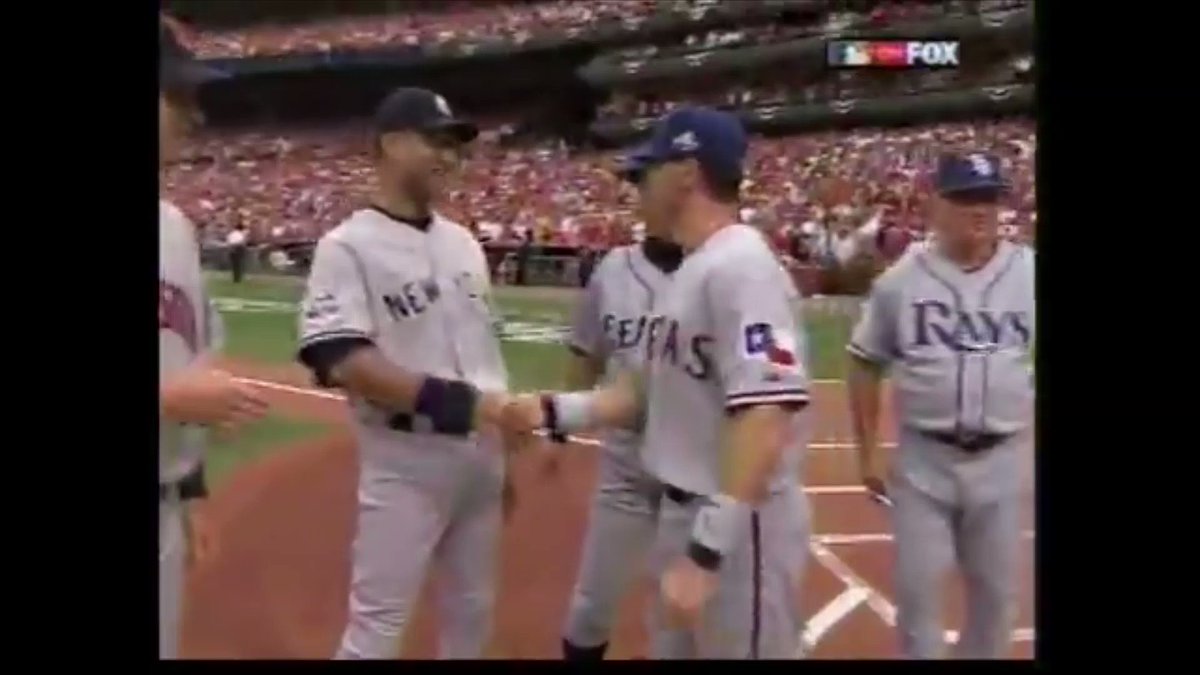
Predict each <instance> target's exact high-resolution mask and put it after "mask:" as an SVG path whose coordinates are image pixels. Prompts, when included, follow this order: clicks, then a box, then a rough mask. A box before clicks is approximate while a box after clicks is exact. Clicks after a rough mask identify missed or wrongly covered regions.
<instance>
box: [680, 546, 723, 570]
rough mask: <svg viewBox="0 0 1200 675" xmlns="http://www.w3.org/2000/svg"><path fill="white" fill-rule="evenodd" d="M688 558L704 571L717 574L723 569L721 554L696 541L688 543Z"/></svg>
mask: <svg viewBox="0 0 1200 675" xmlns="http://www.w3.org/2000/svg"><path fill="white" fill-rule="evenodd" d="M687 556H688V557H689V558H691V559H692V562H694V563H696V566H697V567H699V568H700V569H702V570H708V571H709V572H716V571H717V569H718V568H720V567H721V554H720V553H718V552H717V551H714V550H712V549H711V548H709V547H707V546H705V545H704V544H701V543H699V542H697V541H696V540H694V539H693V540H691V541H689V542H688V548H687Z"/></svg>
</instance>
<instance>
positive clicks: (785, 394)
mask: <svg viewBox="0 0 1200 675" xmlns="http://www.w3.org/2000/svg"><path fill="white" fill-rule="evenodd" d="M808 400H809V399H808V390H807V389H801V388H799V387H795V388H790V389H775V390H771V391H742V392H738V393H736V394H730V395H728V396H726V397H725V407H726V408H737V407H741V406H746V405H762V404H770V403H808Z"/></svg>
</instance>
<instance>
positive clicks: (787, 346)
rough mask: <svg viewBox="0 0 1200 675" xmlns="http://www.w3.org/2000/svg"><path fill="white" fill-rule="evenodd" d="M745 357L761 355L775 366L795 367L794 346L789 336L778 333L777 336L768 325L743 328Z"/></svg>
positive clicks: (751, 325) (757, 324)
mask: <svg viewBox="0 0 1200 675" xmlns="http://www.w3.org/2000/svg"><path fill="white" fill-rule="evenodd" d="M745 334H746V355H747V356H758V355H760V354H761V355H762V356H763V357H765V358H766V360H767V361H769V362H770V363H773V364H775V365H777V366H784V367H791V366H795V365H796V362H797V359H796V351H795V350H796V346H795V341H794V340H793V339H792V337H791V336H790V335H787V334H785V333H783V332H782V331H780V332H779V333H778V334H776V332H775V331H774V330H773V329H772V328H771V325H770V324H766V323H752V324H750V325H748V326H746V328H745Z"/></svg>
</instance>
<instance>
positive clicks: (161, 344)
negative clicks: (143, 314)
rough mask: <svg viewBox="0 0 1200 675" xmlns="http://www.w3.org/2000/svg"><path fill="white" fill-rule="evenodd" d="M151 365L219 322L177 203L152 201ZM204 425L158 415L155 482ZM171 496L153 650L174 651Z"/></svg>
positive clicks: (172, 475) (169, 474) (162, 366)
mask: <svg viewBox="0 0 1200 675" xmlns="http://www.w3.org/2000/svg"><path fill="white" fill-rule="evenodd" d="M158 259H159V267H158V371H159V378H160V380H161V379H165V378H167V377H169V376H171V375H173V374H175V373H178V372H179V371H180V370H182V369H184V368H186V367H187V366H189V365H190V364H191V363H192V362H193V361H195V360H196V358H197V357H199V356H200V355H201V354H203V353H204V352H205V351H207V350H209V349H211V348H214V347H215V346H216V343H217V342H218V340H219V327H220V323H219V321H217V315H216V313H215V312H213V310H212V306H211V305H210V304H209V302H208V301H207V299H206V297H205V293H204V278H203V276H202V275H201V272H200V251H199V248H198V245H197V242H196V233H195V230H194V228H193V227H192V224H191V223H190V222H188V219H187V218H186V217H184V215H183V213H181V212H180V211H179V209H177V208H175V207H174V206H172V205H171V204H168V203H167V202H164V201H159V203H158ZM206 433H207V431H206V430H205V429H203V428H202V427H198V426H195V425H187V424H176V423H168V422H166V421H164V420H161V419H160V420H159V435H158V481H159V483H160V484H161V485H166V484H170V483H174V482H177V481H179V480H180V479H181V478H183V477H184V476H186V475H188V474H189V473H191V472H192V470H193V469H195V468H196V466H197V464H198V463H199V462H200V460H201V458H202V456H203V453H204V446H205V442H206V440H207V439H206ZM182 516H183V509H182V508H181V505H180V503H179V501H178V495H174V494H169V495H168V497H167V498H166V499H163V500H160V503H159V509H158V603H159V604H158V650H159V657H160V658H165V659H169V658H175V657H176V656H178V648H179V626H180V618H181V616H182V614H181V612H182V597H183V575H184V560H185V558H186V555H187V542H186V540H185V538H184V530H183V522H182Z"/></svg>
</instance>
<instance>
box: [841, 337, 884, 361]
mask: <svg viewBox="0 0 1200 675" xmlns="http://www.w3.org/2000/svg"><path fill="white" fill-rule="evenodd" d="M846 351H847V352H848V353H849V354H850V356H853V357H855V358H858V359H862V360H864V361H870V362H871V363H877V364H880V365H883V364H885V363H887V362H888V359H887V358H886V357H884V356H881V355H880V354H876V353H875V352H873V351H870V350H868V349H865V348H863V346H862V345H859V344H856V343H854V342H851V343H850V344H848V345H846Z"/></svg>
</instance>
